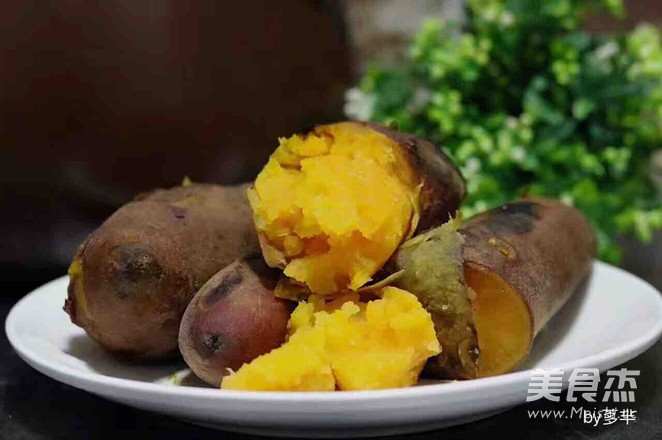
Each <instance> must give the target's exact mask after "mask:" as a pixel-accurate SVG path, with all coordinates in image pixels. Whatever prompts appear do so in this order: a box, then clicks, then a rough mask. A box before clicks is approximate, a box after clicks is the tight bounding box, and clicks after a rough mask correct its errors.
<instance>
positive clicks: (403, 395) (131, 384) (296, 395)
mask: <svg viewBox="0 0 662 440" xmlns="http://www.w3.org/2000/svg"><path fill="white" fill-rule="evenodd" d="M596 269H598V270H612V271H616V272H618V273H619V275H621V276H625V277H626V278H629V279H630V280H631V281H633V282H635V283H639V284H641V285H642V286H644V287H646V288H647V290H649V291H650V292H651V293H653V294H654V293H657V294H658V298H657V303H658V317H659V319H658V321H657V322H656V323H655V324H654V325H653V326H652V327H651V328H650V329H648V331H646V332H645V333H643V334H642V335H640V336H638V337H637V338H634V339H633V340H631V341H628V343H625V344H621V345H619V346H617V347H614V348H609V349H607V350H604V351H601V352H599V353H597V354H594V355H591V356H585V357H580V358H577V359H573V360H572V361H568V362H565V363H562V364H559V365H557V366H554V367H552V368H558V369H562V370H564V371H567V370H572V369H573V368H577V367H579V366H582V365H600V366H604V365H610V361H613V360H617V363H616V364H615V365H617V364H620V363H622V362H624V361H625V360H628V359H632V358H634V357H636V356H638V355H639V354H641V353H643V352H644V351H646V350H647V349H648V348H650V347H651V346H652V345H653V344H655V342H657V340H658V339H659V338H660V336H661V335H662V294H661V293H660V292H659V291H658V290H657V289H656V288H655V287H654V286H653V285H651V284H650V283H648V282H647V281H645V280H642V279H641V278H639V277H637V276H636V275H633V274H631V273H629V272H627V271H626V270H624V269H621V268H619V267H616V266H613V265H611V264H608V263H604V262H601V261H597V260H595V261H594V268H593V271H594V272H595V271H596ZM65 278H67V275H63V276H61V277H58V278H56V279H54V280H51V281H49V282H47V283H45V284H43V285H41V286H40V287H37V288H36V289H34V290H32V291H30V292H29V293H28V294H26V295H24V296H23V297H22V298H21V299H20V300H18V301H17V302H16V303H15V304H14V305H13V306H12V308H11V310H10V311H9V313H8V314H7V318H6V320H5V333H6V335H7V338H8V340H9V343H10V344H11V346H12V348H13V349H14V350H15V351H16V352H17V353H18V354H19V356H20V357H21V358H22V359H23V360H24V361H25V362H26V363H28V364H29V365H30V366H32V367H33V368H35V369H37V370H38V371H40V372H42V373H43V374H45V375H47V376H49V377H51V378H53V379H55V380H58V381H60V382H64V383H67V384H69V385H72V386H74V387H78V388H83V389H86V390H89V389H90V388H96V387H99V386H102V387H109V388H113V389H117V390H122V391H128V392H134V393H135V392H140V393H143V394H150V395H153V396H157V397H158V396H170V397H173V396H175V395H176V396H178V397H182V398H189V399H205V400H208V399H212V400H215V399H228V400H234V401H236V402H243V403H251V402H260V403H263V402H264V403H274V402H288V403H297V402H300V403H309V402H315V403H318V404H320V403H329V404H341V403H347V402H348V401H352V402H356V401H364V402H369V401H373V400H380V399H384V398H389V399H410V398H425V397H430V396H436V395H438V394H439V393H440V392H442V390H443V392H442V393H443V395H444V396H446V395H447V396H449V397H452V396H458V395H462V394H464V393H466V392H467V391H474V392H476V391H477V390H480V389H498V388H509V387H513V386H514V385H517V384H519V383H521V382H523V381H526V382H527V383H528V381H529V378H530V374H531V372H532V371H535V370H533V369H528V370H524V371H516V372H513V373H507V374H503V375H499V376H494V377H486V378H478V379H472V380H468V381H453V382H447V383H439V384H426V385H421V386H416V387H406V388H393V389H383V390H362V391H341V392H328V391H326V392H325V391H247V390H246V391H245V390H220V389H217V388H198V387H183V386H182V387H179V386H168V385H164V384H160V383H154V382H142V381H137V380H132V379H125V378H119V377H112V376H105V375H103V374H101V373H93V372H88V371H84V370H77V369H75V368H73V367H70V366H67V365H66V364H62V363H53V362H48V361H47V360H45V359H44V358H43V357H42V355H40V354H39V352H36V351H35V350H32V349H31V348H29V347H27V346H25V345H24V344H22V342H21V336H20V335H18V334H17V330H16V326H17V321H18V319H19V318H18V316H19V314H20V310H21V307H22V304H24V302H25V301H27V300H28V299H29V298H30V297H31V296H33V295H35V294H38V292H40V291H42V290H45V289H48V288H49V287H50V286H51V285H52V284H56V283H61V282H63V281H64V279H65ZM72 325H73V324H72ZM611 366H613V365H610V366H608V367H604V368H611ZM49 373H50V374H49ZM53 375H56V376H57V377H54V376H53ZM84 385H85V386H84Z"/></svg>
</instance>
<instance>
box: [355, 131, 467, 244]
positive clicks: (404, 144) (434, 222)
mask: <svg viewBox="0 0 662 440" xmlns="http://www.w3.org/2000/svg"><path fill="white" fill-rule="evenodd" d="M356 123H357V124H362V125H366V126H368V127H370V128H372V129H373V130H375V131H377V132H379V133H381V134H383V135H385V136H387V137H389V138H391V139H392V140H394V141H395V142H397V143H398V145H399V146H400V147H401V148H402V149H403V151H405V152H406V154H407V157H408V158H409V160H410V162H411V164H412V165H413V167H414V169H416V170H417V172H418V173H419V175H420V176H421V178H422V180H423V187H422V189H421V194H420V215H421V218H420V220H419V222H418V227H417V228H416V230H417V231H425V230H427V229H430V228H433V227H435V226H439V225H440V224H442V223H445V222H447V221H448V219H449V218H450V217H452V216H454V215H455V213H456V211H457V210H458V208H459V207H460V204H461V203H462V201H463V200H464V198H465V197H466V194H467V188H466V183H465V181H464V177H462V173H460V170H459V169H458V168H457V166H456V165H455V163H454V162H453V161H452V160H451V159H450V158H449V157H448V156H447V155H446V154H445V153H444V152H443V151H442V149H441V148H439V147H438V146H437V145H435V144H433V143H432V142H430V141H429V140H427V139H423V138H421V137H418V136H415V135H413V134H408V133H403V132H400V131H396V130H392V129H389V128H386V127H384V126H383V125H380V124H376V123H374V122H356Z"/></svg>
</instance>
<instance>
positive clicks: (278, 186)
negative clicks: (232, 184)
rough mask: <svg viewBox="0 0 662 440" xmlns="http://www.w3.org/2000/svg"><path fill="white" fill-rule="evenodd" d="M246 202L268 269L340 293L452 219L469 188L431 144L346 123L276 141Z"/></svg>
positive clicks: (316, 290) (325, 291)
mask: <svg viewBox="0 0 662 440" xmlns="http://www.w3.org/2000/svg"><path fill="white" fill-rule="evenodd" d="M248 195H249V200H250V201H251V208H252V209H253V215H254V220H255V225H256V229H257V232H258V236H259V238H260V244H261V246H262V250H263V255H264V257H265V261H266V262H267V264H269V265H270V266H271V267H279V268H282V269H283V270H284V273H285V275H286V276H288V277H289V278H290V279H291V280H292V281H296V282H297V283H299V284H300V285H301V286H306V287H307V288H308V289H309V290H310V291H312V292H313V293H316V294H319V295H334V294H338V293H339V292H342V291H343V290H345V289H349V290H357V289H358V288H360V287H361V286H363V285H364V284H366V283H367V282H369V281H370V280H371V279H372V277H373V276H374V275H375V274H376V273H377V271H379V270H380V268H381V267H382V266H383V265H384V263H385V262H386V261H387V260H388V259H389V258H390V256H391V255H392V254H393V253H394V251H395V250H396V249H397V247H398V246H399V245H400V243H401V242H402V241H403V240H406V239H407V238H408V237H410V236H411V235H412V234H413V233H414V231H415V230H425V229H427V228H429V227H432V226H436V225H438V224H439V223H443V222H444V221H446V220H447V219H448V217H449V214H450V213H454V212H455V210H456V209H457V207H458V206H459V204H460V202H461V201H462V199H463V198H464V195H465V185H464V181H463V180H462V176H461V175H460V173H459V171H458V170H457V168H456V167H455V165H454V164H453V163H452V162H451V161H450V160H449V159H448V158H447V157H446V156H445V155H444V154H443V153H442V151H441V150H440V149H439V148H437V147H436V146H435V145H433V144H432V143H431V142H429V141H427V140H424V139H420V138H417V137H415V136H411V135H407V134H404V133H398V132H395V131H392V130H389V129H387V128H385V127H381V126H378V125H374V124H366V123H360V122H339V123H336V124H328V125H319V126H316V127H314V128H313V129H312V130H311V131H309V132H306V133H298V134H295V135H293V136H291V137H289V138H281V139H279V146H278V148H277V149H276V150H275V151H274V153H273V154H272V156H271V157H270V159H269V161H268V163H267V164H266V165H265V167H264V168H263V170H262V171H261V172H260V173H259V175H258V176H257V178H256V180H255V184H254V186H253V188H251V189H250V190H249V192H248ZM283 293H284V289H278V291H277V294H279V295H281V296H285V297H290V296H289V295H287V294H283Z"/></svg>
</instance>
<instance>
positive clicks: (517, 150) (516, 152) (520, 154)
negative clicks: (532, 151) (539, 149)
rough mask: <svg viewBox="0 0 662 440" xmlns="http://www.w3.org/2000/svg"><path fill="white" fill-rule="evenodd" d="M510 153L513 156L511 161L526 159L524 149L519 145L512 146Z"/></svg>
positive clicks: (518, 161)
mask: <svg viewBox="0 0 662 440" xmlns="http://www.w3.org/2000/svg"><path fill="white" fill-rule="evenodd" d="M510 154H511V157H512V158H513V161H515V162H517V163H522V162H524V159H526V150H525V149H524V147H522V146H520V145H518V146H516V147H513V149H512V150H511V152H510Z"/></svg>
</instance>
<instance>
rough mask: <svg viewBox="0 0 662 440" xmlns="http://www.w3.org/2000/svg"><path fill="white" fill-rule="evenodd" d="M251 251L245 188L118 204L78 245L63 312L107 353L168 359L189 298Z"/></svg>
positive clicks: (180, 190)
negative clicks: (111, 213) (114, 210)
mask: <svg viewBox="0 0 662 440" xmlns="http://www.w3.org/2000/svg"><path fill="white" fill-rule="evenodd" d="M256 251H258V252H259V245H258V241H257V236H256V234H255V229H254V226H253V224H252V219H251V214H250V208H249V205H248V201H247V199H246V186H245V185H242V186H233V187H222V186H216V185H188V186H181V187H175V188H172V189H169V190H156V191H154V192H152V193H149V194H145V195H140V196H138V197H137V198H136V199H135V200H134V201H133V202H131V203H128V204H127V205H124V206H123V207H122V208H120V209H119V210H118V211H117V212H115V213H114V214H113V215H112V216H111V217H110V218H109V219H108V220H106V221H105V222H104V223H103V224H102V225H101V226H100V227H99V228H98V229H97V230H96V231H95V232H93V233H92V234H91V235H90V237H89V238H88V239H87V240H85V242H84V243H83V244H81V246H80V247H79V249H78V251H77V253H76V255H75V257H74V259H73V262H72V263H71V266H70V269H69V276H70V283H69V295H68V298H67V300H66V303H65V306H64V309H65V311H66V312H67V313H69V316H70V317H71V320H72V322H73V323H75V324H77V325H79V326H80V327H82V328H83V329H85V331H86V332H87V334H88V335H89V336H90V337H91V338H92V339H94V340H95V341H97V342H98V343H99V344H100V345H101V346H103V347H104V348H106V349H107V350H109V351H111V352H113V353H116V354H120V355H124V356H127V357H131V358H136V359H157V358H160V357H163V356H168V355H172V354H175V353H176V352H177V335H178V332H179V323H180V320H181V317H182V314H183V313H184V310H185V309H186V306H187V305H188V303H189V301H190V300H191V298H192V297H193V295H194V294H195V293H196V292H197V291H198V289H199V288H200V287H202V285H203V284H204V283H205V282H206V281H207V280H208V279H209V278H210V277H211V276H212V275H213V274H215V273H216V272H218V271H219V270H220V269H222V268H223V267H225V266H226V265H227V264H229V263H230V262H232V261H233V260H235V259H236V258H239V257H242V256H244V255H246V254H248V253H251V252H256Z"/></svg>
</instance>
